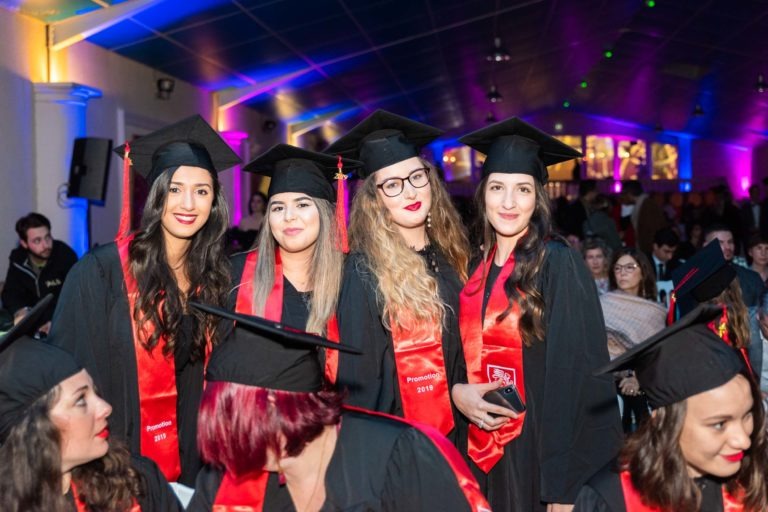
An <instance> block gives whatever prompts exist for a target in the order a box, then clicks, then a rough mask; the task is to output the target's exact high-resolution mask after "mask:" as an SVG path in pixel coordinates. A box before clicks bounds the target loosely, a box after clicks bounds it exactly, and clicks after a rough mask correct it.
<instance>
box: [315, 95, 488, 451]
mask: <svg viewBox="0 0 768 512" xmlns="http://www.w3.org/2000/svg"><path fill="white" fill-rule="evenodd" d="M440 133H441V131H440V130H437V129H435V128H432V127H430V126H427V125H424V124H421V123H417V122H415V121H411V120H410V119H406V118H404V117H401V116H398V115H395V114H391V113H389V112H385V111H382V110H379V111H377V112H375V113H373V114H372V115H370V116H369V117H368V118H366V119H365V120H364V121H362V122H361V123H360V124H358V125H357V126H356V127H354V128H353V129H352V130H351V131H349V132H348V133H347V134H345V135H343V136H342V137H341V138H340V139H339V140H337V141H336V142H335V143H333V144H332V145H331V146H330V147H328V148H327V149H326V150H325V151H326V153H331V154H337V153H338V154H341V155H344V156H349V157H351V158H356V159H359V160H361V161H362V162H363V164H364V167H363V170H362V171H361V172H360V174H362V175H363V177H364V178H365V180H364V181H363V183H362V186H361V187H360V188H359V189H358V192H357V195H356V196H355V198H354V202H353V205H352V212H351V218H350V245H351V248H352V251H353V252H352V253H351V254H350V256H349V258H347V261H346V262H345V266H344V278H343V281H342V288H341V296H340V298H339V313H338V317H339V331H340V335H341V339H342V340H343V341H344V342H345V343H347V344H351V345H354V346H356V347H358V348H359V349H360V350H361V351H362V352H363V354H362V355H360V356H357V355H356V356H352V355H347V354H340V355H339V372H338V384H339V386H340V387H341V388H342V389H346V390H347V392H348V401H349V403H350V404H352V405H356V406H359V407H364V408H367V409H371V410H375V411H381V412H385V413H388V414H393V415H396V416H401V417H405V418H406V419H409V420H415V421H419V422H421V423H426V424H428V425H431V426H433V427H435V428H437V429H438V430H439V431H440V432H441V433H442V434H444V435H446V436H448V437H449V439H451V441H453V442H454V443H458V442H460V441H461V440H462V439H465V438H466V435H462V434H461V433H462V432H464V433H466V423H465V422H464V421H463V420H462V418H461V416H460V415H459V414H458V411H457V410H456V409H455V408H454V407H453V404H452V403H451V397H450V389H451V387H452V386H453V385H454V384H455V383H457V382H464V381H465V380H466V369H465V367H464V358H463V355H462V353H461V342H460V340H459V331H458V318H457V315H456V314H457V312H458V302H457V300H458V294H459V290H460V289H461V286H462V283H463V281H464V279H465V277H466V266H467V259H468V258H467V254H468V247H467V241H466V235H465V233H464V230H463V227H462V224H461V220H460V218H459V215H458V213H457V212H456V210H455V208H454V207H453V205H452V204H451V201H450V198H449V196H448V194H447V192H446V191H445V188H444V187H443V185H442V184H441V182H440V179H439V177H438V176H437V173H436V172H435V169H434V168H433V167H432V166H431V165H430V164H428V163H427V162H426V161H425V160H424V159H422V158H421V157H420V156H419V150H418V148H419V147H420V146H422V145H424V144H427V143H429V142H431V141H432V140H433V139H435V138H436V137H437V136H438V135H440ZM500 409H501V408H500ZM459 450H460V451H463V450H462V448H461V447H459Z"/></svg>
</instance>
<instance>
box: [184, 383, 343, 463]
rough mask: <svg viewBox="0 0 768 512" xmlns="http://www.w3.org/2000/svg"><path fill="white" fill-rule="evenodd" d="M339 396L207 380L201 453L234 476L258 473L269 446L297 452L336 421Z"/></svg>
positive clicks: (292, 453) (289, 454) (199, 425)
mask: <svg viewBox="0 0 768 512" xmlns="http://www.w3.org/2000/svg"><path fill="white" fill-rule="evenodd" d="M342 398H343V396H342V395H341V394H340V393H338V392H336V391H332V390H323V391H319V392H317V393H296V392H291V391H275V390H271V389H266V388H261V387H257V386H246V385H244V384H235V383H232V382H209V383H208V384H207V385H206V388H205V392H204V393H203V398H202V402H201V404H200V415H199V417H198V420H197V443H198V447H199V449H200V455H201V457H202V458H203V460H204V461H205V462H207V463H210V464H213V465H214V466H217V467H222V468H224V469H225V470H226V471H227V472H228V473H231V474H233V475H234V476H236V477H239V476H242V475H245V474H247V473H251V472H253V471H259V470H261V469H263V468H264V465H265V464H266V462H267V450H272V451H273V452H274V453H277V454H281V456H287V457H293V456H296V455H298V454H299V453H301V452H302V450H304V446H305V445H306V444H307V443H309V442H310V441H312V440H314V439H316V438H317V437H318V436H319V435H320V434H321V433H322V431H323V429H324V428H325V427H326V426H329V425H337V424H338V423H339V421H340V419H341V402H342Z"/></svg>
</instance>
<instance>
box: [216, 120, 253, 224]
mask: <svg viewBox="0 0 768 512" xmlns="http://www.w3.org/2000/svg"><path fill="white" fill-rule="evenodd" d="M221 136H222V137H223V138H224V140H225V141H226V142H227V144H229V147H231V148H232V150H233V151H234V152H235V153H237V156H239V157H240V158H242V159H243V163H248V159H249V158H250V155H249V154H248V144H247V141H248V134H247V133H245V132H240V131H235V130H227V131H223V132H221ZM241 167H242V166H240V165H238V166H235V167H233V168H232V169H230V170H229V171H224V172H223V173H219V181H220V182H221V187H222V189H223V190H224V195H225V196H226V197H227V201H229V213H230V216H231V220H230V222H231V223H232V225H233V226H237V225H238V224H239V223H240V219H241V218H242V217H243V216H245V215H248V201H249V200H250V198H251V178H250V176H249V175H248V173H243V172H242V170H241Z"/></svg>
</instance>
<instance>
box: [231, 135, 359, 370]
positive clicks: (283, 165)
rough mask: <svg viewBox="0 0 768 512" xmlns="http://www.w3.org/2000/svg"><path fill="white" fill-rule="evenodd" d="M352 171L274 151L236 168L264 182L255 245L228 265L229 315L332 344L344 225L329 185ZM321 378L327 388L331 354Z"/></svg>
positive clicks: (347, 165) (284, 149) (296, 151)
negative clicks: (264, 201) (265, 189)
mask: <svg viewBox="0 0 768 512" xmlns="http://www.w3.org/2000/svg"><path fill="white" fill-rule="evenodd" d="M337 165H340V167H337ZM355 165H357V163H356V162H352V161H349V160H342V161H340V162H339V161H338V159H337V158H336V157H332V156H329V155H325V154H323V153H317V152H314V151H308V150H306V149H301V148H297V147H295V146H290V145H288V144H277V145H276V146H274V147H272V148H270V149H269V150H268V151H266V152H265V153H263V154H262V155H259V156H258V157H256V158H255V159H254V160H253V161H251V162H250V163H248V164H247V165H246V166H245V167H244V168H243V170H245V171H248V172H255V173H258V174H261V175H263V176H267V177H269V178H271V180H270V184H269V192H268V199H267V214H266V217H265V222H264V226H263V229H262V230H261V233H260V235H259V239H258V245H257V247H256V248H255V249H254V250H251V251H248V252H245V253H241V254H237V255H235V256H234V257H233V258H232V274H233V279H232V281H233V283H234V286H233V289H234V291H233V294H232V295H233V296H232V297H231V299H230V300H232V301H233V302H234V303H235V310H236V311H238V312H240V313H244V314H249V315H250V314H253V315H259V316H262V317H264V318H267V319H269V320H272V321H275V322H282V323H284V324H285V325H288V326H290V327H293V328H295V329H300V330H302V331H308V332H314V333H317V334H321V335H323V336H327V337H329V338H332V339H334V340H336V341H338V339H339V335H338V327H337V324H336V317H335V312H336V303H337V301H338V296H339V287H340V284H341V271H342V265H343V263H344V254H343V252H342V251H343V240H344V238H345V236H346V233H345V232H344V231H343V230H345V229H346V225H345V216H344V215H343V214H342V215H341V216H340V217H341V220H340V221H337V217H336V215H335V211H334V203H335V202H336V192H335V190H334V187H333V186H332V185H331V184H332V183H333V182H334V181H335V180H336V179H340V180H341V181H342V182H343V181H344V180H346V179H347V177H346V175H344V174H343V172H349V171H350V170H351V169H352V168H354V166H355ZM342 201H343V200H342ZM336 206H337V207H338V206H341V204H339V203H337V204H336ZM326 373H327V376H328V378H329V379H330V380H331V381H333V380H334V379H335V374H336V357H335V353H333V352H332V353H331V354H330V357H328V360H327V364H326Z"/></svg>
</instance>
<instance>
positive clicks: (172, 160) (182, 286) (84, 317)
mask: <svg viewBox="0 0 768 512" xmlns="http://www.w3.org/2000/svg"><path fill="white" fill-rule="evenodd" d="M117 151H118V152H119V153H120V154H122V155H124V156H125V158H126V162H131V161H132V163H133V169H134V170H135V171H136V172H137V173H139V174H141V175H143V176H145V177H146V178H147V181H148V182H149V183H150V184H151V187H150V190H149V195H148V198H147V204H146V207H145V208H144V213H143V216H142V224H141V227H140V229H139V230H138V231H137V232H135V233H133V234H131V235H127V233H126V231H127V230H125V231H124V226H121V230H120V234H119V236H118V240H117V241H116V242H115V243H112V244H107V245H104V246H101V247H98V248H97V249H95V250H93V251H92V252H90V253H89V254H87V255H86V256H85V257H84V258H83V259H82V260H80V262H79V263H78V264H77V265H75V267H73V269H72V271H71V274H70V275H69V276H68V278H67V281H66V283H65V284H64V288H63V290H62V294H61V300H60V301H59V303H58V306H57V309H56V312H55V315H54V319H53V326H52V330H51V334H52V339H53V340H54V341H53V342H54V343H55V344H57V345H58V346H60V347H63V348H65V349H66V350H68V351H69V352H71V353H72V354H73V355H74V356H75V358H76V359H77V360H78V361H79V362H80V363H81V364H82V365H83V367H85V368H86V369H87V370H88V371H89V373H90V374H91V375H92V376H93V379H94V382H95V384H96V386H97V387H98V389H99V391H100V393H102V395H103V396H104V397H105V398H106V399H107V401H109V402H110V403H111V404H112V407H113V414H112V420H111V422H110V423H111V427H112V433H113V435H114V436H115V437H117V438H119V439H122V440H124V441H125V442H126V443H127V444H128V447H129V448H130V449H131V451H132V452H133V453H140V454H142V455H145V456H147V457H149V458H151V459H153V460H154V461H155V462H156V463H157V464H158V466H160V468H161V469H162V471H163V473H164V474H165V475H166V477H167V478H168V480H170V481H177V480H178V481H180V482H182V483H186V484H188V485H191V484H192V483H193V482H194V478H195V475H196V474H197V471H198V469H199V467H200V461H199V456H198V454H197V448H196V445H195V437H196V436H195V426H196V417H197V408H198V406H199V403H200V393H201V392H202V388H203V368H204V364H205V360H206V358H207V356H208V353H209V352H210V349H211V346H212V345H213V344H215V342H216V336H215V332H214V328H215V326H216V322H215V321H213V320H212V319H208V318H206V317H205V316H204V315H202V314H201V313H199V312H194V311H188V310H187V309H186V302H187V301H188V300H189V299H191V298H198V299H200V300H206V301H208V302H211V303H215V304H224V303H226V297H227V292H228V290H229V270H228V268H227V262H226V258H225V256H224V253H223V246H222V240H223V236H224V233H225V231H226V229H227V225H228V222H229V220H228V207H227V204H226V200H225V199H224V196H223V194H222V192H221V189H220V186H219V181H218V178H217V176H216V175H217V173H218V171H222V170H224V169H227V168H229V167H231V166H232V165H235V164H237V163H238V162H239V158H238V157H237V155H235V153H234V152H233V151H232V150H231V149H230V148H229V146H227V144H226V143H225V142H224V141H223V140H222V139H221V137H219V135H218V134H217V133H216V132H215V131H214V130H213V129H212V128H211V127H210V126H209V125H208V124H207V123H206V122H205V121H204V120H203V119H202V118H201V117H200V116H193V117H191V118H188V119H185V120H184V121H181V122H179V123H176V124H174V125H171V126H169V127H166V128H163V129H161V130H158V131H157V132H154V133H152V134H149V135H146V136H144V137H142V138H140V139H139V140H138V141H136V142H135V143H134V144H132V145H131V147H130V148H129V147H128V145H126V146H122V147H121V148H118V150H117ZM126 172H127V169H126ZM124 186H125V187H127V184H124ZM124 214H127V211H124Z"/></svg>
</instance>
